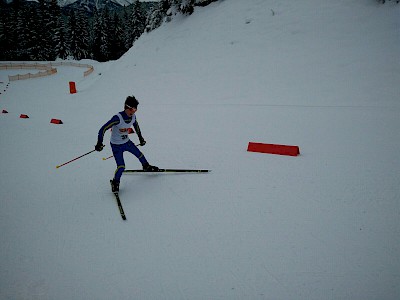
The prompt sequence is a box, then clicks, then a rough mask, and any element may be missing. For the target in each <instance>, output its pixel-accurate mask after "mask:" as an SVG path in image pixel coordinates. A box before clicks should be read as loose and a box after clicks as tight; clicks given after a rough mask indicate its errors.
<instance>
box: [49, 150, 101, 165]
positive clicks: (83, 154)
mask: <svg viewBox="0 0 400 300" xmlns="http://www.w3.org/2000/svg"><path fill="white" fill-rule="evenodd" d="M94 151H96V150H92V151H89V152H88V153H85V154H83V155H81V156H78V157H76V158H74V159H71V160H70V161H67V162H66V163H63V164H62V165H59V166H56V168H57V169H58V168H59V167H62V166H65V165H67V164H69V163H71V162H73V161H75V160H78V159H80V158H81V157H84V156H85V155H88V154H90V153H92V152H94Z"/></svg>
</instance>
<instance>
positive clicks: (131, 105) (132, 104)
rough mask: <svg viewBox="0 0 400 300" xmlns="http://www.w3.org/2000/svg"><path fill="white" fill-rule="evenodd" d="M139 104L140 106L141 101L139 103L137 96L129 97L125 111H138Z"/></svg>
mask: <svg viewBox="0 0 400 300" xmlns="http://www.w3.org/2000/svg"><path fill="white" fill-rule="evenodd" d="M138 104H139V101H137V99H136V98H135V96H128V97H126V100H125V107H124V108H125V109H127V108H136V109H137V106H138Z"/></svg>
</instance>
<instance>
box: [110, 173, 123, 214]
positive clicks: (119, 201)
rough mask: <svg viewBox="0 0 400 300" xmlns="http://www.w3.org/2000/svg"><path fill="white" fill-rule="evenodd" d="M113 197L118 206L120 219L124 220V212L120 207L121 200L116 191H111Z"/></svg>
mask: <svg viewBox="0 0 400 300" xmlns="http://www.w3.org/2000/svg"><path fill="white" fill-rule="evenodd" d="M110 184H111V188H112V180H110ZM113 194H114V196H115V199H116V200H117V204H118V208H119V213H120V214H121V218H122V220H126V216H125V212H124V209H123V207H122V203H121V200H120V199H119V194H118V192H113Z"/></svg>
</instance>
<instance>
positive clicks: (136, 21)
mask: <svg viewBox="0 0 400 300" xmlns="http://www.w3.org/2000/svg"><path fill="white" fill-rule="evenodd" d="M129 25H130V26H129V27H130V31H131V33H130V37H129V38H130V43H131V45H132V44H133V43H134V42H135V41H136V40H137V39H138V38H139V37H140V36H141V35H142V33H143V31H144V28H145V27H146V17H145V13H144V11H143V9H142V6H141V4H140V2H139V0H135V2H133V7H132V15H131V19H130V24H129Z"/></svg>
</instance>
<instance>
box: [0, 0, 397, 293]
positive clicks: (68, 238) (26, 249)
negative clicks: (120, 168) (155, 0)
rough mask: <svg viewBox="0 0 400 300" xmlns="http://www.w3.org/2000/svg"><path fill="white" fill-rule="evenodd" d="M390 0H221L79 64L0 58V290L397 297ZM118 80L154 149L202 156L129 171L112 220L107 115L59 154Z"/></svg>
mask: <svg viewBox="0 0 400 300" xmlns="http://www.w3.org/2000/svg"><path fill="white" fill-rule="evenodd" d="M399 16H400V5H396V4H395V2H394V1H392V2H386V4H384V5H382V4H379V3H378V2H377V1H374V0H369V1H365V0H353V1H348V0H337V1H321V0H304V1H292V0H279V1H278V0H268V1H267V0H247V1H243V0H229V1H228V0H225V1H222V0H221V1H218V2H215V3H212V4H211V5H209V6H207V7H204V8H199V7H198V8H196V9H195V12H194V14H193V15H191V16H189V17H184V16H177V17H175V18H174V19H173V20H172V21H171V22H170V23H166V24H164V25H163V26H161V27H160V28H158V29H157V30H155V31H153V32H151V33H148V34H144V35H143V36H142V37H141V38H140V39H139V40H138V41H137V42H136V43H135V44H134V46H133V47H132V49H130V51H129V52H128V53H126V54H125V55H124V56H123V57H122V58H121V59H119V60H117V61H112V62H107V63H97V62H94V61H82V62H81V63H89V64H91V65H93V66H94V69H95V71H94V72H93V73H92V74H91V75H89V76H86V77H84V76H83V72H84V69H82V68H75V67H57V69H58V73H57V74H55V75H52V76H48V77H43V78H40V79H29V80H20V81H12V82H10V83H8V77H7V76H8V75H15V74H16V73H21V72H26V70H12V71H0V82H1V83H0V90H1V94H0V110H3V109H4V110H7V111H8V113H7V114H6V113H4V114H0V149H1V150H0V151H1V155H0V168H1V180H0V205H1V209H0V226H1V232H2V233H1V237H0V241H1V243H0V278H1V280H0V298H1V299H66V300H67V299H68V300H70V299H85V300H87V299H105V300H106V299H285V300H287V299H318V300H320V299H353V300H354V299H362V300H366V299H393V300H394V299H399V298H400V284H399V282H400V259H399V257H400V256H399V253H400V239H399V237H400V221H399V220H400V205H399V199H400V179H399V178H400V158H399V151H400V131H399V128H400V98H399V95H400V84H399V78H400V60H399V53H400V36H399V29H400V18H399ZM70 81H74V82H75V83H76V87H77V90H78V92H77V93H76V94H70V93H69V85H68V83H69V82H70ZM128 95H135V96H136V97H137V98H138V99H139V101H140V105H139V109H138V111H137V113H136V115H137V119H138V121H139V123H140V126H141V130H142V133H143V136H144V138H145V139H146V141H147V144H146V145H145V146H144V147H141V148H140V149H141V150H142V151H143V153H144V154H145V156H146V157H147V159H148V160H149V162H150V163H151V164H154V165H156V166H158V167H164V168H194V169H211V170H212V172H211V173H206V174H160V175H133V174H126V175H124V176H123V177H122V181H121V187H120V189H121V191H120V197H121V201H122V205H123V207H124V210H125V214H126V216H127V220H126V221H123V220H122V219H121V216H120V214H119V211H118V207H117V203H116V201H115V198H114V196H113V194H112V193H111V190H110V185H109V180H110V179H111V178H112V177H113V174H114V171H115V167H116V166H115V162H114V161H113V159H107V160H103V159H102V158H105V157H108V156H110V155H111V149H110V146H109V144H108V140H109V133H107V134H106V138H105V141H106V142H107V143H106V147H105V148H104V150H103V151H102V152H93V153H91V154H89V155H87V156H84V157H82V158H81V159H79V160H76V161H74V162H71V163H69V164H67V165H65V166H63V167H60V168H58V169H56V166H57V165H60V164H62V163H64V162H67V161H69V160H71V159H73V158H75V157H78V156H80V155H82V154H85V153H87V152H88V151H91V150H93V149H94V145H95V143H96V141H97V132H98V130H99V128H100V127H101V126H102V125H103V124H104V123H105V122H106V121H108V120H109V119H110V118H111V117H112V116H113V115H114V114H116V113H117V112H119V111H121V110H122V109H123V102H124V100H125V98H126V96H128ZM20 114H27V115H28V116H29V118H28V119H21V118H19V116H20ZM52 118H56V119H60V120H62V122H63V124H60V125H56V124H51V123H50V120H51V119H52ZM130 138H131V139H132V140H133V141H135V142H136V143H137V141H138V140H137V136H136V135H130ZM249 142H259V143H270V144H283V145H296V146H299V148H300V153H301V154H300V155H299V156H295V157H292V156H283V155H272V154H262V153H253V152H248V151H246V150H247V145H248V143H249ZM125 160H126V165H127V168H128V169H137V168H140V167H141V165H140V163H139V161H138V160H137V159H136V158H135V157H133V156H132V155H129V154H125Z"/></svg>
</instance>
